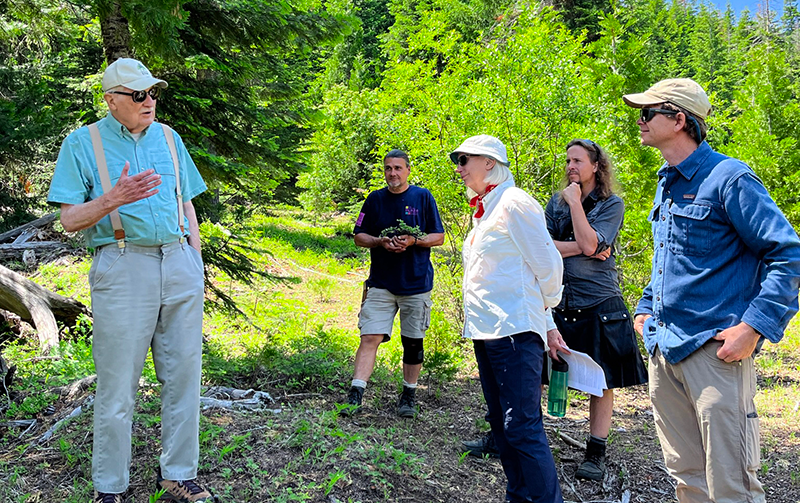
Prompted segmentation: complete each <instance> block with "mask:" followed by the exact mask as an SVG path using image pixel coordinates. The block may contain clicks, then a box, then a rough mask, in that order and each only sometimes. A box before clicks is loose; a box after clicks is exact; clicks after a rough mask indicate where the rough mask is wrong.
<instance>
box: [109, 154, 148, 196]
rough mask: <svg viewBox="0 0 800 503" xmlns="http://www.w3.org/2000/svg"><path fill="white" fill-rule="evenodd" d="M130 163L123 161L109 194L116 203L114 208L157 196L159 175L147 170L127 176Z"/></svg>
mask: <svg viewBox="0 0 800 503" xmlns="http://www.w3.org/2000/svg"><path fill="white" fill-rule="evenodd" d="M130 167H131V163H130V162H128V161H125V166H124V167H123V168H122V173H121V174H120V176H119V180H117V183H116V184H115V185H114V187H113V188H112V189H111V191H110V192H109V197H110V198H111V200H112V201H114V202H115V203H116V206H122V205H124V204H130V203H135V202H136V201H140V200H142V199H146V198H148V197H150V196H154V195H156V194H158V189H157V188H156V187H158V186H159V185H161V175H159V174H157V173H156V172H155V170H152V169H148V170H147V171H143V172H141V173H137V174H135V175H133V176H128V171H129V170H130Z"/></svg>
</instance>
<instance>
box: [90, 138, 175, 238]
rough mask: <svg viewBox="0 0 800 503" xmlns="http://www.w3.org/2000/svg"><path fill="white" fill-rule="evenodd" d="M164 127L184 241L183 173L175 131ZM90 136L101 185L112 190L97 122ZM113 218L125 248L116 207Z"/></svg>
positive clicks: (106, 189) (111, 216) (115, 230)
mask: <svg viewBox="0 0 800 503" xmlns="http://www.w3.org/2000/svg"><path fill="white" fill-rule="evenodd" d="M160 126H161V127H162V128H163V129H164V138H166V139H167V146H168V147H169V152H170V154H172V165H173V167H174V168H175V193H176V194H177V198H178V225H179V226H180V229H181V241H183V239H184V238H183V235H184V232H185V231H184V228H183V194H182V193H181V174H180V165H179V163H178V149H177V148H176V147H175V136H174V134H175V133H174V131H172V129H171V128H170V127H169V126H166V125H164V124H160ZM87 127H88V128H89V136H91V138H92V149H93V150H94V158H95V161H97V171H98V173H99V174H100V185H102V187H103V193H107V192H109V191H110V190H111V188H112V186H111V177H110V176H109V174H108V164H107V163H106V153H105V152H104V151H103V140H102V138H100V130H99V129H97V123H94V124H89V125H88V126H87ZM108 216H109V217H110V218H111V226H112V227H113V228H114V239H116V240H117V246H119V247H120V248H125V230H124V229H123V228H122V220H121V219H120V218H119V211H117V210H116V209H115V210H113V211H111V213H109V215H108Z"/></svg>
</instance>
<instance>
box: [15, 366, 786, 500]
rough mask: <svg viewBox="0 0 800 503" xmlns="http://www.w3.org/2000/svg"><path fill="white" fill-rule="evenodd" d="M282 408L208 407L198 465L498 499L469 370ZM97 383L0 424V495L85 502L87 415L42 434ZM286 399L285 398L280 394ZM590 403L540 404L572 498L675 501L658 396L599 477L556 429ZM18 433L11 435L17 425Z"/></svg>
mask: <svg viewBox="0 0 800 503" xmlns="http://www.w3.org/2000/svg"><path fill="white" fill-rule="evenodd" d="M265 391H268V392H270V393H271V394H272V395H273V396H274V397H275V398H276V400H277V403H276V405H275V406H274V408H275V409H278V408H279V409H280V412H275V411H274V410H270V411H265V412H257V413H254V412H231V411H219V410H209V411H205V412H204V413H203V418H202V420H201V467H200V473H199V477H200V479H201V480H202V481H205V482H206V483H207V484H209V485H210V486H211V487H213V488H215V490H216V493H217V494H219V495H220V496H221V501H226V502H255V501H259V502H260V501H270V502H272V501H276V502H280V501H312V502H327V503H335V502H342V503H344V502H377V501H392V502H406V501H412V502H453V503H458V502H464V503H475V502H484V501H487V502H488V501H493V502H500V501H503V498H504V488H505V476H504V475H503V470H502V467H501V465H500V463H499V461H497V460H494V459H478V458H473V457H465V456H463V455H462V454H461V446H460V440H463V439H470V438H475V437H477V436H478V435H480V434H481V433H482V432H481V430H480V429H479V427H480V423H481V421H480V418H482V416H483V406H482V399H481V398H480V384H479V382H478V381H477V380H475V379H474V378H465V379H460V380H456V381H453V382H451V383H446V384H440V383H434V384H431V383H428V385H427V386H425V387H423V388H421V389H420V390H419V391H418V398H419V401H420V405H421V410H422V412H421V415H420V416H419V417H418V418H417V419H415V420H403V419H400V418H398V417H396V416H395V414H394V403H395V399H396V391H395V388H394V387H393V386H391V385H385V386H383V387H379V386H374V387H370V388H369V389H368V391H367V394H366V396H365V408H364V411H363V413H361V414H359V415H356V416H355V417H353V418H340V417H338V415H337V414H336V412H335V409H336V406H335V404H336V403H338V402H340V401H341V399H342V396H341V394H340V393H339V392H333V391H326V392H322V393H317V392H310V393H291V394H289V395H284V394H282V392H280V391H279V390H265ZM90 395H91V389H90V390H88V391H86V392H85V393H84V394H82V395H81V396H78V397H75V398H74V399H72V400H70V401H69V402H67V401H65V400H60V401H59V402H57V403H56V411H55V414H53V415H52V416H47V417H40V418H39V419H40V422H39V424H38V425H37V426H36V428H35V429H34V430H33V431H29V432H27V433H26V434H24V435H22V436H21V437H20V438H16V439H15V438H13V437H17V436H19V435H20V432H19V431H18V430H13V429H2V428H0V435H2V436H3V437H4V446H5V449H4V451H5V452H3V453H2V454H0V463H2V466H3V467H4V469H5V470H8V471H9V473H10V471H11V470H12V468H13V470H14V473H16V474H18V476H17V477H11V476H10V475H9V473H7V474H5V475H3V476H2V480H0V482H3V483H4V484H6V488H5V489H4V490H0V499H3V498H5V499H6V500H7V501H5V500H3V502H2V503H11V502H12V501H13V502H25V503H34V502H56V501H88V498H89V494H90V493H89V487H90V482H89V480H90V478H91V477H90V455H89V452H90V449H91V413H84V414H81V415H79V416H77V417H76V418H74V419H73V420H71V421H70V422H69V423H68V424H67V425H66V426H65V427H64V428H62V429H60V430H59V431H57V432H56V433H55V435H54V436H53V438H52V439H51V440H49V441H47V442H43V443H41V444H36V443H34V442H33V441H34V440H35V439H37V438H39V437H40V436H41V435H42V433H44V431H46V429H47V428H49V426H50V425H52V424H53V423H54V422H55V421H56V420H58V419H60V418H63V417H64V416H65V415H67V414H68V413H69V412H71V411H72V410H74V408H75V407H76V405H77V404H81V403H85V401H86V398H87V397H89V396H90ZM278 404H279V405H278ZM587 405H588V401H587V400H585V399H582V398H580V397H578V398H575V399H573V400H572V403H571V404H570V407H569V411H568V414H567V417H565V418H561V419H557V418H552V417H549V416H545V425H546V429H547V433H548V437H549V438H550V442H551V448H552V450H553V453H554V456H555V459H556V464H557V467H558V472H559V478H560V481H561V485H562V491H563V493H564V497H565V500H567V501H576V502H577V501H582V502H590V501H591V502H618V501H631V502H647V503H650V502H653V503H654V502H669V501H674V497H673V494H674V489H673V485H672V482H671V480H670V478H669V477H668V475H667V473H666V471H665V468H664V466H663V463H662V460H661V453H660V450H659V447H658V443H657V439H656V434H655V428H654V426H653V416H652V412H651V411H650V403H649V400H648V398H647V392H646V389H645V388H644V387H636V388H630V389H627V390H624V391H621V392H619V393H618V394H617V400H616V405H615V414H614V421H613V425H612V433H611V436H610V440H609V448H608V449H609V460H608V473H607V476H606V478H605V480H603V481H602V483H600V482H585V481H576V480H575V479H574V477H573V474H574V472H575V470H576V468H577V465H578V463H579V462H580V461H581V460H582V457H583V452H582V450H580V449H577V448H575V447H573V446H571V445H569V444H568V443H566V442H565V441H564V440H562V437H561V436H560V435H559V433H561V434H564V435H566V436H568V437H570V438H572V439H576V440H582V439H584V438H585V436H586V435H587V433H588V406H587ZM158 409H159V402H158V399H157V387H152V386H151V387H145V388H143V390H142V392H141V393H140V398H139V401H138V406H137V413H136V415H135V417H134V449H133V462H132V470H131V487H132V489H133V492H134V494H135V495H136V499H135V501H136V502H140V501H141V502H146V501H148V500H147V498H148V495H149V494H152V488H153V484H154V478H155V470H156V468H157V457H158V454H159V447H158V445H159V443H158V441H157V439H158V437H159V434H160V431H159V426H160V423H159V422H158V419H157V415H158V412H159V411H158ZM12 435H13V437H12ZM792 448H796V446H794V447H792V446H787V447H784V446H782V445H775V446H774V447H773V448H772V452H770V453H769V455H770V456H774V457H776V458H778V459H789V460H790V459H792V456H794V459H795V461H796V460H797V457H796V450H795V451H794V452H791V449H792ZM789 473H794V472H791V471H789V470H777V469H775V470H769V471H766V472H765V473H762V474H761V478H762V481H763V482H764V483H765V486H766V487H767V491H768V492H767V494H768V499H767V500H768V501H770V502H775V503H797V502H798V501H800V485H798V483H797V481H796V480H793V479H790V476H789V475H788V474H789Z"/></svg>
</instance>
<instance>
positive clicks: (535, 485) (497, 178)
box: [450, 135, 564, 503]
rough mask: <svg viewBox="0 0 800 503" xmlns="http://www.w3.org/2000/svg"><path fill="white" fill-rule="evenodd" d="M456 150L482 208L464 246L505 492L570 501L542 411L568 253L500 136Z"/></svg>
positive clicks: (513, 498) (468, 316)
mask: <svg viewBox="0 0 800 503" xmlns="http://www.w3.org/2000/svg"><path fill="white" fill-rule="evenodd" d="M450 159H451V160H452V161H453V162H454V163H455V164H456V172H457V173H458V174H459V175H460V176H461V179H462V180H463V181H464V184H465V185H466V186H467V193H468V195H469V196H470V198H471V201H470V206H474V207H475V208H476V211H475V214H474V216H473V224H474V227H473V229H472V231H471V232H470V233H469V235H468V236H467V238H466V240H465V241H464V246H463V251H462V253H463V261H464V284H463V296H464V314H465V320H464V337H466V338H469V339H472V341H473V344H474V347H475V358H476V360H477V362H478V370H479V372H480V377H481V386H482V387H483V395H484V397H485V399H486V405H487V407H488V411H489V412H488V415H487V417H488V419H489V424H490V425H491V427H492V434H493V436H494V440H495V442H496V444H497V448H498V450H499V452H500V460H501V462H502V464H503V469H504V470H505V473H506V477H507V478H508V486H507V489H506V501H509V502H527V501H534V502H542V503H545V502H546V503H554V502H562V501H563V499H562V497H561V489H560V487H559V484H558V478H557V476H556V468H555V463H554V462H553V455H552V453H551V451H550V447H549V445H548V443H547V437H546V435H545V432H544V426H543V423H542V411H541V373H542V364H543V360H544V358H543V355H544V352H545V349H546V348H548V347H549V349H550V352H551V354H555V352H556V351H557V350H559V349H563V348H564V343H563V340H561V337H560V335H559V334H558V331H557V330H553V329H554V328H555V325H554V324H553V322H552V318H551V317H550V315H549V313H547V312H546V310H547V309H548V308H551V307H554V306H556V305H557V304H558V302H559V300H560V299H561V290H562V287H561V278H562V271H563V265H562V262H561V255H560V254H559V252H558V250H557V249H556V247H555V245H554V244H553V240H552V238H551V237H550V234H549V233H548V232H547V226H546V223H545V219H544V211H543V210H542V207H541V206H540V205H539V203H538V202H536V200H535V199H534V198H533V197H531V196H530V195H529V194H527V193H526V192H524V191H523V190H521V189H519V188H517V187H515V186H514V178H513V176H512V175H511V172H510V171H509V169H508V157H507V156H506V148H505V145H503V143H502V142H501V141H500V140H498V139H497V138H494V137H492V136H488V135H480V136H473V137H471V138H468V139H467V140H466V141H464V143H462V144H461V146H459V147H458V148H457V149H456V150H455V151H454V152H453V153H452V154H450ZM548 330H550V332H549V333H550V337H549V339H550V340H548Z"/></svg>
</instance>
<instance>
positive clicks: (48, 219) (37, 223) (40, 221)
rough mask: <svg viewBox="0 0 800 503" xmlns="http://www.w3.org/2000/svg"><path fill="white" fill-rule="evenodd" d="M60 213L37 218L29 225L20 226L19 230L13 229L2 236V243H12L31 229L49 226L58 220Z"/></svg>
mask: <svg viewBox="0 0 800 503" xmlns="http://www.w3.org/2000/svg"><path fill="white" fill-rule="evenodd" d="M58 215H59V212H57V211H56V212H55V213H50V214H49V215H45V216H43V217H42V218H37V219H36V220H33V221H31V222H28V223H27V224H24V225H20V226H19V227H17V228H14V229H11V230H10V231H6V232H4V233H2V234H0V243H5V242H6V241H11V240H12V239H14V238H16V237H17V236H19V235H20V234H22V233H23V232H25V231H27V230H29V229H41V228H42V227H44V226H45V225H48V224H50V223H52V222H54V221H55V220H56V218H58Z"/></svg>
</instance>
